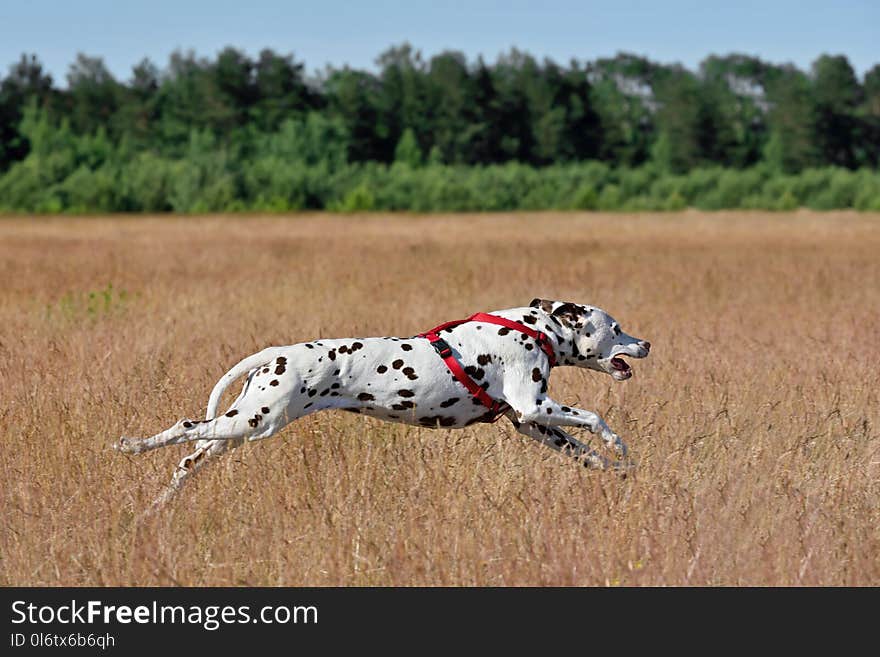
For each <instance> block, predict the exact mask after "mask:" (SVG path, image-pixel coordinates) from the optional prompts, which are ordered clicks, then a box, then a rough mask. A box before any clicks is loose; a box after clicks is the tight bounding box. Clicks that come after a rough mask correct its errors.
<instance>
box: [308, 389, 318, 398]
mask: <svg viewBox="0 0 880 657" xmlns="http://www.w3.org/2000/svg"><path fill="white" fill-rule="evenodd" d="M317 394H318V391H317V390H316V389H315V388H312V389H311V390H309V397H314V396H315V395H317Z"/></svg>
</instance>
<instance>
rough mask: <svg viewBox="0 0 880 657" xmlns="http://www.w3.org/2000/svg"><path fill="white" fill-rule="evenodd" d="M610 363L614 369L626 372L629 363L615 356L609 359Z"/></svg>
mask: <svg viewBox="0 0 880 657" xmlns="http://www.w3.org/2000/svg"><path fill="white" fill-rule="evenodd" d="M611 364H612V365H613V366H614V369H617V370H620V371H621V372H626V371H627V370H628V369H629V365H627V363H626V361H625V360H623V359H622V358H618V357H617V356H615V357H614V358H612V359H611Z"/></svg>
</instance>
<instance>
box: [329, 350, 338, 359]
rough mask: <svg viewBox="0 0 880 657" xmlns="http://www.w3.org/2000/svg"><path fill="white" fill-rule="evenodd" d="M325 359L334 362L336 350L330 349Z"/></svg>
mask: <svg viewBox="0 0 880 657" xmlns="http://www.w3.org/2000/svg"><path fill="white" fill-rule="evenodd" d="M327 358H329V359H330V360H336V350H335V349H331V350H330V351H329V353H328V354H327Z"/></svg>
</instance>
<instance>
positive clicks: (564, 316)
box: [553, 302, 584, 325]
mask: <svg viewBox="0 0 880 657" xmlns="http://www.w3.org/2000/svg"><path fill="white" fill-rule="evenodd" d="M583 314H584V309H583V308H582V307H581V306H579V305H577V304H576V303H568V302H567V303H563V304H562V305H561V306H559V307H558V308H556V310H554V311H553V316H554V317H558V318H559V319H561V320H562V321H563V322H567V323H568V324H569V325H571V324H574V323H575V322H577V321H578V319H580V318H581V317H582V316H583Z"/></svg>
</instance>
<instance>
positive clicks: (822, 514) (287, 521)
mask: <svg viewBox="0 0 880 657" xmlns="http://www.w3.org/2000/svg"><path fill="white" fill-rule="evenodd" d="M0 275H2V280H3V286H2V290H0V381H2V383H0V418H2V425H0V426H2V441H3V443H2V450H0V477H2V485H0V513H2V521H3V526H2V534H0V536H2V538H0V583H2V584H5V585H88V584H91V585H120V584H142V585H165V584H190V585H220V584H247V585H411V584H429V585H435V584H437V585H439V584H452V585H454V584H475V585H523V584H540V585H543V584H558V585H582V584H623V585H630V584H632V585H664V584H665V585H684V584H692V585H703V584H721V585H735V584H768V585H780V584H831V585H834V584H873V585H877V584H880V437H878V427H880V406H878V395H880V392H878V390H880V375H878V363H880V314H878V309H880V218H878V217H877V216H876V215H875V216H870V215H861V216H858V215H851V214H845V213H839V214H826V215H814V214H808V213H800V214H793V215H775V214H774V215H762V214H725V213H719V214H714V215H704V214H698V213H685V214H681V215H658V216H626V215H597V214H592V215H570V214H566V215H552V214H542V215H526V214H519V215H504V216H502V215H495V216H480V215H475V216H428V217H413V216H395V217H387V216H370V217H344V218H343V217H332V216H297V217H286V218H283V217H274V218H260V217H250V218H227V217H204V218H149V217H131V218H83V219H71V218H66V219H51V220H47V219H31V218H21V219H7V220H3V221H2V222H0ZM108 284H112V285H113V291H110V292H108V294H107V297H108V299H109V301H105V299H104V297H103V296H102V295H101V294H98V295H97V296H96V297H95V298H93V299H89V297H88V293H89V292H90V291H100V290H104V289H105V288H106V286H107V285H108ZM123 289H124V290H125V291H126V296H125V298H124V299H120V298H119V295H118V292H119V291H120V290H123ZM535 296H541V297H546V298H560V299H571V300H576V301H581V302H584V303H592V304H596V305H599V306H602V307H604V308H606V309H607V310H608V311H609V312H611V313H612V314H613V315H615V316H616V317H617V319H619V320H620V321H621V322H622V324H623V327H624V329H625V330H627V331H629V332H630V333H632V334H634V335H638V336H640V337H645V338H648V339H650V340H651V341H652V343H653V344H654V345H655V346H654V350H653V351H652V355H651V357H650V358H649V359H647V360H646V361H637V362H635V363H634V365H635V367H636V376H635V377H634V379H633V380H631V381H629V382H626V383H623V384H617V383H614V382H612V381H611V380H610V378H609V377H607V376H602V375H599V374H595V373H590V372H585V371H579V370H573V369H571V368H565V369H560V370H558V371H557V372H556V373H555V375H554V377H553V381H552V383H551V394H553V395H554V396H555V397H556V398H558V399H559V400H561V401H565V402H571V403H576V404H579V405H581V406H583V407H585V408H590V409H594V410H597V411H598V412H599V413H601V414H602V415H603V416H604V417H605V418H606V419H607V421H608V423H609V424H610V425H611V426H612V428H614V429H616V430H617V432H618V433H620V434H621V436H623V438H624V439H625V440H626V441H627V442H628V444H629V446H630V448H631V450H632V452H633V455H634V456H635V458H636V459H638V461H639V467H638V469H637V470H636V472H635V473H634V475H633V476H631V477H629V478H627V479H625V480H622V479H620V478H618V477H616V476H614V475H611V474H608V473H603V472H596V471H586V470H584V469H583V468H580V467H576V466H575V465H574V464H573V462H571V461H569V460H567V459H565V458H564V457H561V456H558V455H556V454H554V453H553V452H550V451H549V450H547V449H546V448H543V447H541V446H539V445H537V444H536V443H533V442H532V441H530V440H529V439H528V438H525V437H523V436H520V435H519V434H517V433H515V432H514V431H513V429H512V427H510V426H509V425H507V426H505V424H504V423H503V422H502V423H499V424H497V425H491V426H487V425H479V426H477V427H474V428H471V429H466V430H459V431H447V430H440V431H432V430H428V429H419V428H411V427H404V426H399V425H390V424H383V423H380V422H378V421H374V420H371V419H368V418H364V417H356V416H350V415H347V414H342V413H323V414H317V415H314V416H310V417H308V418H305V419H303V420H300V421H298V422H296V423H294V424H293V425H291V426H289V427H288V428H287V429H286V430H285V431H284V432H283V433H281V434H280V435H279V436H276V437H275V438H273V439H271V440H268V441H265V442H261V443H254V444H251V445H247V446H245V447H244V448H242V449H240V450H237V451H236V452H235V453H234V454H233V455H232V456H230V457H227V458H225V459H223V460H222V461H221V462H220V463H219V464H217V465H215V466H214V467H213V468H210V469H206V470H205V471H203V472H202V473H200V474H199V475H198V476H197V477H196V479H195V480H194V482H193V483H192V485H190V486H189V487H188V488H186V489H185V490H184V491H183V492H182V494H181V495H180V496H179V497H178V498H177V499H176V500H175V501H174V502H173V503H172V504H171V505H170V506H169V507H167V508H166V509H165V510H164V511H163V512H162V513H161V514H159V515H158V516H154V517H151V518H149V519H147V520H146V521H144V522H143V523H137V522H134V520H133V517H134V514H135V513H137V512H139V511H140V510H143V509H144V508H145V507H146V505H147V504H148V502H149V501H150V500H151V499H152V498H153V496H155V495H156V494H157V493H158V492H159V490H160V488H161V487H162V486H163V485H164V484H165V483H166V481H167V480H168V478H169V476H170V474H171V472H172V470H173V468H174V466H175V464H176V463H177V461H178V460H179V458H180V457H181V456H182V454H184V453H185V452H184V448H183V447H174V448H167V449H162V450H157V451H155V452H151V453H149V454H145V455H142V456H139V457H126V456H122V455H118V454H116V453H113V452H111V451H110V450H109V449H108V445H109V444H110V443H111V441H113V440H114V439H115V438H116V437H117V436H119V435H120V434H122V433H126V434H129V435H150V434H152V433H155V432H157V431H160V430H162V429H165V428H167V427H168V426H170V425H171V424H172V423H173V422H174V421H176V420H178V419H179V418H181V417H184V416H197V415H198V414H200V413H201V412H203V410H204V405H205V403H206V401H207V397H208V393H209V391H210V389H211V387H212V386H213V384H214V383H215V381H216V380H217V379H218V378H219V376H220V375H221V374H222V373H223V372H224V371H226V369H227V368H228V367H229V366H231V365H232V364H233V363H235V362H236V361H237V360H238V359H239V358H240V357H242V356H244V355H246V354H249V353H252V352H254V351H256V350H257V349H259V348H261V347H263V346H266V345H269V344H289V343H293V342H298V341H302V340H306V339H312V338H315V337H318V336H325V337H332V336H339V337H341V336H357V335H388V334H391V335H395V334H396V335H411V334H413V333H416V332H418V331H420V330H423V329H425V328H429V327H431V326H433V325H435V324H437V323H439V322H441V321H445V320H449V319H455V318H459V317H463V316H466V315H467V314H470V313H472V312H475V311H479V310H490V309H494V308H503V307H508V306H513V305H521V304H527V303H528V302H529V301H530V300H531V299H532V297H535ZM584 437H586V436H584ZM592 442H593V444H595V441H592Z"/></svg>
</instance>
